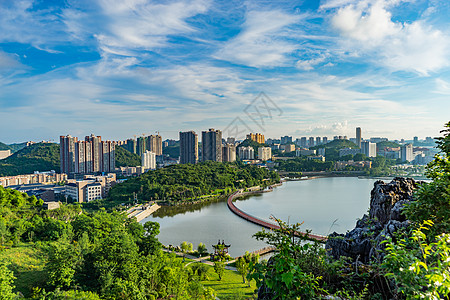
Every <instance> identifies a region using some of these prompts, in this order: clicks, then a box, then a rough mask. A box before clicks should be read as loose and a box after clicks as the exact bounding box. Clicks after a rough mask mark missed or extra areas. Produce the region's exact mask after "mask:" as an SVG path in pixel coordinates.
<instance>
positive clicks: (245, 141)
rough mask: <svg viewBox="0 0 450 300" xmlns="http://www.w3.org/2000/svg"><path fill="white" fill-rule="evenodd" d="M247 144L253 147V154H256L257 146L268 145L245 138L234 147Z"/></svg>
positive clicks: (246, 145)
mask: <svg viewBox="0 0 450 300" xmlns="http://www.w3.org/2000/svg"><path fill="white" fill-rule="evenodd" d="M248 146H250V147H252V148H253V150H254V151H255V156H256V154H258V148H259V147H267V146H268V145H267V144H260V143H258V142H255V141H253V140H250V139H246V140H244V141H243V142H242V143H240V144H239V145H238V146H237V147H236V148H239V147H248Z"/></svg>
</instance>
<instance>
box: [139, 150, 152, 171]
mask: <svg viewBox="0 0 450 300" xmlns="http://www.w3.org/2000/svg"><path fill="white" fill-rule="evenodd" d="M141 166H142V167H144V169H145V170H155V169H156V154H155V153H154V152H152V151H148V150H145V152H144V153H142V155H141Z"/></svg>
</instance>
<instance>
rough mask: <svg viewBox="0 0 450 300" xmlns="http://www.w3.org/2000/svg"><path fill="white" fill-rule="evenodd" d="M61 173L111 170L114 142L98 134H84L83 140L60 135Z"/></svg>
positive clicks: (72, 173) (113, 157)
mask: <svg viewBox="0 0 450 300" xmlns="http://www.w3.org/2000/svg"><path fill="white" fill-rule="evenodd" d="M60 159H61V173H66V174H68V175H69V177H72V176H74V174H91V173H99V172H113V171H114V170H115V143H114V142H111V141H102V138H101V137H100V136H95V135H91V136H86V137H85V140H84V141H78V138H76V137H72V136H70V135H67V136H61V137H60Z"/></svg>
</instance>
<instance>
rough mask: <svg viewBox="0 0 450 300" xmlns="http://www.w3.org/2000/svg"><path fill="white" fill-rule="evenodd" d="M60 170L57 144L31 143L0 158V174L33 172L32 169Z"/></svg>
mask: <svg viewBox="0 0 450 300" xmlns="http://www.w3.org/2000/svg"><path fill="white" fill-rule="evenodd" d="M50 170H55V171H56V172H59V171H60V157H59V145H58V144H53V143H38V144H33V145H30V146H28V147H25V148H23V149H22V150H20V151H18V152H16V153H14V154H13V155H11V156H9V157H7V158H5V159H3V160H0V176H13V175H19V174H33V172H34V171H50Z"/></svg>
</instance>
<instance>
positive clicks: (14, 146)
mask: <svg viewBox="0 0 450 300" xmlns="http://www.w3.org/2000/svg"><path fill="white" fill-rule="evenodd" d="M26 146H27V143H16V144H9V145H8V147H9V149H11V152H12V153H14V152H17V151H19V150H22V149H23V148H25V147H26Z"/></svg>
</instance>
